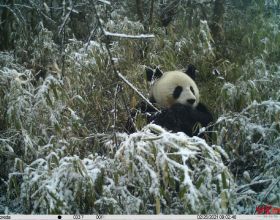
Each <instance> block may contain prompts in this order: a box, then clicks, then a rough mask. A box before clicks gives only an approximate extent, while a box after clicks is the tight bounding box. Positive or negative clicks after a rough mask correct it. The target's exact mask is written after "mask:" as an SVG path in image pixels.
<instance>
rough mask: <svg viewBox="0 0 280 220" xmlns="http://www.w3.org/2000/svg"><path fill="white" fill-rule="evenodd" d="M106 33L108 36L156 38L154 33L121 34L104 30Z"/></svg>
mask: <svg viewBox="0 0 280 220" xmlns="http://www.w3.org/2000/svg"><path fill="white" fill-rule="evenodd" d="M104 34H105V35H106V36H112V37H120V38H130V39H145V38H154V37H155V35H153V34H139V35H130V34H120V33H112V32H108V31H105V30H104Z"/></svg>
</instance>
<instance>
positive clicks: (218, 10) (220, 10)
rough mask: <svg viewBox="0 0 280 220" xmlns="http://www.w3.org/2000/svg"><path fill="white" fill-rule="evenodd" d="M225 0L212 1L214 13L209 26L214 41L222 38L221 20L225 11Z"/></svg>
mask: <svg viewBox="0 0 280 220" xmlns="http://www.w3.org/2000/svg"><path fill="white" fill-rule="evenodd" d="M224 4H225V0H216V1H215V3H214V13H213V18H212V24H211V26H210V28H211V32H212V36H213V39H214V41H215V42H220V41H222V40H223V36H224V35H223V21H224V12H225V7H224Z"/></svg>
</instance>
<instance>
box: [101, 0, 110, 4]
mask: <svg viewBox="0 0 280 220" xmlns="http://www.w3.org/2000/svg"><path fill="white" fill-rule="evenodd" d="M98 1H99V2H102V3H104V4H106V5H111V2H109V1H106V0H98Z"/></svg>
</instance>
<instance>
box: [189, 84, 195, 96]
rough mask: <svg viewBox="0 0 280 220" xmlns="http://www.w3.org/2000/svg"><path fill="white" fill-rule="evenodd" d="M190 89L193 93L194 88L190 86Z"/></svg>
mask: <svg viewBox="0 0 280 220" xmlns="http://www.w3.org/2000/svg"><path fill="white" fill-rule="evenodd" d="M190 90H191V91H192V93H193V94H194V95H195V93H194V89H193V87H192V86H191V87H190Z"/></svg>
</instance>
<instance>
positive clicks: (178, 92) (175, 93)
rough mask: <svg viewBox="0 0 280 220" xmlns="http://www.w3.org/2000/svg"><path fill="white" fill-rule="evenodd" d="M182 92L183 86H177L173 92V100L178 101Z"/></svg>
mask: <svg viewBox="0 0 280 220" xmlns="http://www.w3.org/2000/svg"><path fill="white" fill-rule="evenodd" d="M182 91H183V87H182V86H177V87H176V88H175V89H174V91H173V98H174V99H178V98H179V96H180V95H181V93H182Z"/></svg>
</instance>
